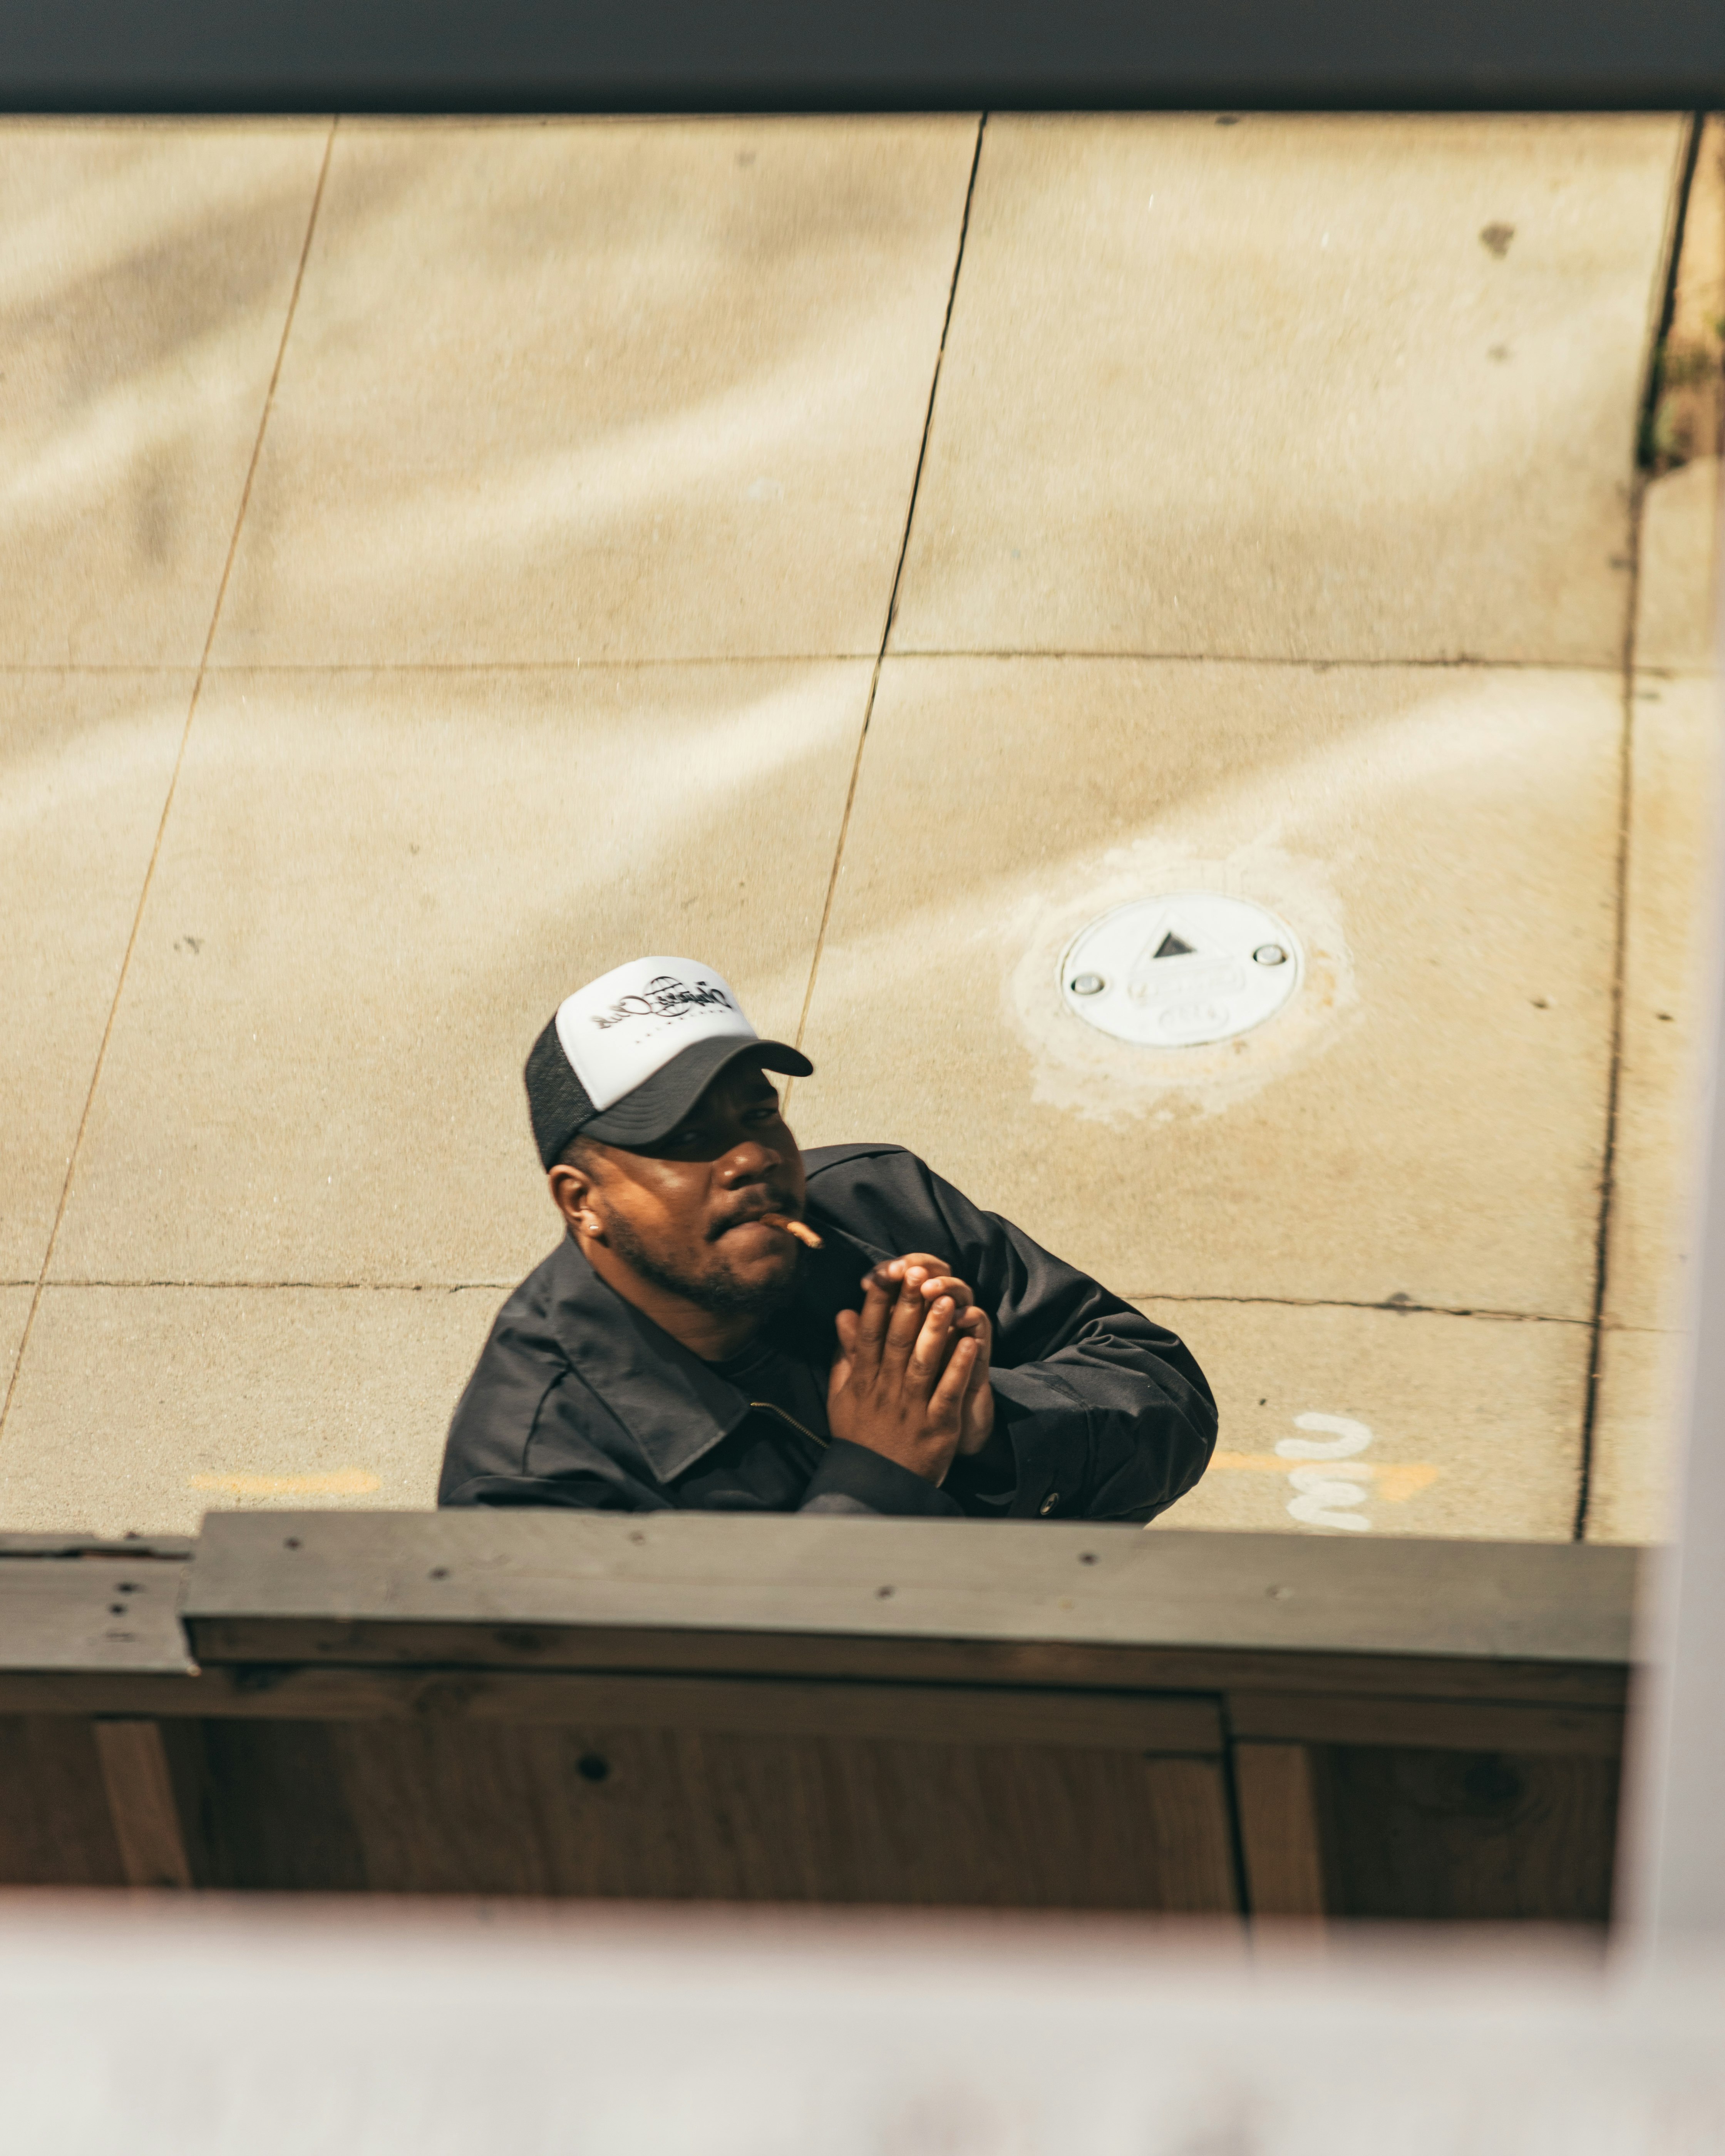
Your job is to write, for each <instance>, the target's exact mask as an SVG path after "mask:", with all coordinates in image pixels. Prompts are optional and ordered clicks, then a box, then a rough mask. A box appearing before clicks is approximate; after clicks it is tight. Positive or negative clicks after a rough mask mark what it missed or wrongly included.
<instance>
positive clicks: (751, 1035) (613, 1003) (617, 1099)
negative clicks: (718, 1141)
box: [526, 958, 814, 1169]
mask: <svg viewBox="0 0 1725 2156" xmlns="http://www.w3.org/2000/svg"><path fill="white" fill-rule="evenodd" d="M742 1055H747V1056H751V1057H752V1058H753V1060H755V1061H756V1062H757V1063H758V1064H760V1065H762V1068H763V1069H764V1070H783V1071H784V1072H786V1073H787V1074H788V1075H789V1076H791V1077H793V1078H807V1077H809V1075H811V1074H812V1073H813V1071H814V1065H813V1064H812V1063H811V1062H810V1061H809V1058H808V1057H807V1056H806V1055H801V1054H799V1053H798V1050H796V1049H794V1048H792V1047H789V1046H788V1045H787V1044H786V1043H785V1042H783V1041H782V1040H762V1038H761V1036H760V1035H759V1034H757V1032H756V1031H755V1029H754V1028H753V1026H752V1025H751V1024H749V1022H748V1020H747V1019H746V1018H745V1017H744V1016H743V1014H742V1005H741V1004H739V1003H738V1002H737V998H736V997H735V996H734V995H733V994H732V993H731V988H730V984H729V983H727V982H726V981H724V980H721V978H720V977H719V975H718V974H716V973H715V972H714V971H713V969H712V968H711V966H702V965H699V964H697V963H696V961H695V960H694V959H693V958H631V959H630V961H629V963H628V964H627V965H626V966H615V967H614V968H612V970H611V971H610V972H609V973H602V974H600V976H599V978H598V980H596V981H589V982H588V984H587V986H586V987H585V988H577V990H576V991H575V993H574V994H573V995H572V996H566V997H565V998H563V1000H562V1003H560V1004H558V1005H557V1016H556V1017H555V1018H554V1019H552V1021H551V1023H550V1024H549V1025H547V1027H546V1029H545V1030H544V1032H543V1033H542V1034H540V1036H539V1038H538V1039H537V1040H536V1041H535V1042H534V1043H533V1049H532V1053H531V1055H529V1056H528V1058H527V1069H526V1080H527V1112H528V1114H529V1115H530V1116H531V1117H532V1119H533V1140H534V1142H535V1144H536V1145H537V1147H539V1158H540V1159H541V1161H542V1163H544V1165H545V1167H546V1168H547V1169H548V1168H551V1167H552V1165H553V1164H554V1163H556V1162H557V1161H558V1160H560V1159H561V1158H562V1155H563V1154H564V1152H566V1151H567V1148H568V1145H569V1142H570V1140H571V1139H572V1138H573V1137H589V1138H598V1139H600V1140H602V1141H603V1143H605V1144H606V1145H616V1146H644V1145H651V1144H652V1143H653V1142H654V1141H655V1139H656V1138H662V1137H664V1136H665V1133H666V1132H668V1131H671V1130H675V1127H676V1126H677V1125H678V1124H679V1123H680V1122H682V1120H683V1118H684V1116H686V1115H687V1114H688V1112H689V1111H690V1110H691V1108H692V1107H693V1106H695V1103H696V1101H698V1100H699V1099H700V1098H701V1095H702V1094H703V1093H704V1092H705V1091H706V1089H707V1087H708V1086H710V1085H711V1083H712V1081H713V1080H714V1079H715V1078H716V1076H717V1075H718V1074H719V1072H720V1071H721V1070H723V1069H724V1067H725V1065H726V1064H727V1063H734V1062H735V1061H736V1060H737V1058H738V1057H739V1056H742Z"/></svg>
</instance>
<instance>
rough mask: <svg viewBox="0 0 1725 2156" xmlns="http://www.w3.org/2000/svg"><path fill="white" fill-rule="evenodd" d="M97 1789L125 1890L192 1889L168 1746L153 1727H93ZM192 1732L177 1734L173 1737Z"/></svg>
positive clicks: (137, 1723)
mask: <svg viewBox="0 0 1725 2156" xmlns="http://www.w3.org/2000/svg"><path fill="white" fill-rule="evenodd" d="M93 1727H94V1733H95V1749H96V1758H98V1760H99V1761H100V1764H101V1770H102V1785H103V1788H104V1789H105V1790H106V1792H107V1798H108V1812H109V1816H110V1818H111V1819H112V1820H113V1822H114V1839H115V1841H116V1843H117V1844H118V1845H119V1851H120V1865H121V1871H122V1872H123V1873H124V1875H125V1877H126V1884H127V1885H128V1886H179V1887H189V1886H197V1885H198V1883H199V1881H198V1871H197V1869H196V1868H195V1867H194V1866H193V1861H192V1855H191V1850H190V1848H189V1847H188V1843H187V1835H186V1831H185V1828H184V1825H183V1824H182V1819H181V1809H180V1807H181V1799H180V1794H179V1790H178V1789H177V1787H176V1777H175V1774H174V1768H173V1763H172V1761H171V1759H170V1758H169V1754H168V1742H167V1739H166V1738H164V1735H163V1732H162V1727H161V1725H160V1724H159V1723H157V1722H147V1721H131V1722H96V1723H95V1724H94V1725H93ZM188 1733H191V1732H174V1734H175V1735H177V1736H184V1735H186V1734H188Z"/></svg>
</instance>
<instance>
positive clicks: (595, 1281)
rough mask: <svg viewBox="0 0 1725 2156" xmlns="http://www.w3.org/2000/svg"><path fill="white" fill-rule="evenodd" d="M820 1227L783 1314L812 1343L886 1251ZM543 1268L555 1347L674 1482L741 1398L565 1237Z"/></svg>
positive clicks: (743, 1410) (737, 1415)
mask: <svg viewBox="0 0 1725 2156" xmlns="http://www.w3.org/2000/svg"><path fill="white" fill-rule="evenodd" d="M819 1226H820V1234H821V1237H822V1245H821V1248H820V1249H819V1250H809V1251H806V1252H805V1253H804V1254H803V1263H802V1265H801V1267H800V1269H799V1271H798V1282H797V1298H796V1301H794V1302H793V1305H792V1306H791V1311H792V1316H793V1319H794V1320H797V1321H799V1322H801V1323H803V1325H806V1326H807V1327H808V1328H809V1334H810V1337H813V1338H816V1339H823V1340H828V1341H831V1340H834V1338H835V1337H836V1336H835V1335H834V1329H833V1321H834V1317H836V1316H837V1315H838V1313H839V1311H841V1310H855V1309H858V1308H859V1307H860V1306H861V1302H862V1276H863V1275H864V1274H865V1272H867V1270H869V1268H870V1266H871V1265H876V1264H878V1263H879V1262H880V1260H881V1259H882V1258H884V1257H885V1256H886V1255H887V1254H886V1251H884V1250H876V1249H875V1248H874V1247H873V1245H870V1244H867V1243H864V1242H862V1241H860V1240H859V1239H858V1238H857V1237H856V1236H855V1235H849V1234H847V1233H846V1232H845V1229H842V1228H839V1227H837V1226H835V1225H834V1224H833V1223H832V1222H831V1221H830V1220H829V1219H825V1218H824V1217H823V1218H822V1219H821V1220H820V1223H819ZM550 1270H551V1275H552V1280H551V1289H552V1293H551V1298H550V1303H549V1308H548V1310H547V1317H548V1319H549V1322H550V1326H551V1329H552V1332H553V1333H554V1335H555V1336H556V1338H557V1343H558V1345H559V1346H560V1347H562V1350H563V1352H564V1353H565V1354H566V1355H567V1357H568V1358H569V1361H570V1363H571V1364H572V1367H573V1368H575V1369H576V1370H577V1371H578V1373H580V1376H581V1378H582V1380H583V1383H586V1384H587V1385H588V1386H589V1387H590V1388H591V1389H592V1390H593V1392H594V1393H595V1394H598V1397H599V1399H602V1400H603V1402H604V1404H605V1406H606V1408H607V1409H608V1411H609V1412H610V1413H611V1414H613V1415H614V1416H615V1417H616V1419H617V1420H618V1421H619V1423H621V1424H622V1425H623V1427H624V1430H627V1431H628V1432H629V1435H630V1437H631V1438H633V1439H634V1442H635V1444H636V1445H638V1446H639V1448H640V1450H641V1452H642V1454H643V1455H644V1458H645V1459H646V1461H647V1464H648V1466H649V1467H650V1468H651V1469H652V1471H653V1474H654V1477H655V1480H656V1481H660V1482H670V1481H675V1478H676V1477H677V1476H679V1475H681V1474H683V1473H684V1472H685V1471H686V1470H687V1469H688V1468H690V1467H692V1466H694V1464H695V1462H696V1460H699V1459H700V1458H701V1455H702V1454H703V1453H706V1452H710V1451H711V1450H712V1448H713V1447H714V1446H715V1445H717V1444H718V1443H719V1442H720V1440H721V1439H723V1438H726V1437H728V1436H729V1435H731V1433H732V1430H735V1429H736V1428H737V1424H739V1423H741V1422H742V1419H743V1418H744V1417H745V1416H746V1415H747V1414H748V1412H749V1401H748V1398H747V1394H743V1393H740V1392H739V1391H738V1390H737V1388H736V1386H735V1385H732V1384H729V1383H726V1380H725V1379H724V1378H721V1376H720V1375H719V1373H718V1372H717V1371H716V1370H715V1369H714V1368H712V1366H711V1363H703V1362H702V1361H701V1358H700V1357H699V1356H698V1355H692V1354H691V1353H690V1352H689V1350H688V1349H687V1348H686V1347H684V1346H683V1345H682V1343H681V1342H680V1341H676V1340H673V1339H672V1337H670V1333H668V1332H665V1330H664V1328H663V1327H660V1326H657V1325H655V1323H654V1322H653V1321H652V1319H651V1318H650V1317H647V1316H646V1315H645V1313H644V1312H641V1311H639V1310H637V1309H636V1308H635V1306H634V1304H633V1303H630V1302H625V1301H624V1299H623V1297H622V1296H620V1295H619V1294H618V1292H617V1291H616V1290H615V1289H614V1288H613V1287H610V1286H607V1284H606V1283H605V1282H604V1281H602V1280H601V1279H600V1278H599V1276H598V1274H597V1273H596V1272H595V1271H594V1270H593V1267H592V1266H591V1265H589V1264H588V1261H587V1260H586V1258H585V1257H584V1256H583V1255H582V1252H581V1249H580V1246H579V1245H578V1244H577V1242H576V1240H575V1239H574V1237H573V1236H572V1235H565V1236H564V1238H563V1240H562V1243H561V1244H560V1245H558V1247H557V1250H554V1251H553V1252H552V1257H551V1261H550Z"/></svg>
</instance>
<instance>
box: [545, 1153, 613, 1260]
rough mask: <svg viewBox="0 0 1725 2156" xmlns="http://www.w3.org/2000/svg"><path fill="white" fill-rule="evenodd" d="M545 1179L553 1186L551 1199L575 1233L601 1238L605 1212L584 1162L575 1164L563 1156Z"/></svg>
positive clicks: (583, 1237)
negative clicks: (578, 1164)
mask: <svg viewBox="0 0 1725 2156" xmlns="http://www.w3.org/2000/svg"><path fill="white" fill-rule="evenodd" d="M546 1181H547V1183H549V1184H550V1186H551V1199H552V1204H553V1205H555V1206H556V1207H557V1210H558V1212H559V1213H561V1214H562V1216H563V1219H565V1221H566V1222H567V1224H568V1226H569V1229H570V1231H571V1232H572V1234H573V1235H578V1236H580V1237H581V1238H582V1239H583V1240H593V1239H596V1238H598V1239H602V1238H603V1215H602V1212H601V1209H600V1207H599V1206H598V1204H597V1203H596V1202H595V1201H596V1199H597V1198H598V1185H597V1184H596V1183H594V1181H593V1176H592V1174H591V1173H590V1172H589V1170H588V1168H586V1167H585V1166H584V1165H583V1167H580V1168H575V1167H572V1166H571V1164H570V1163H568V1162H567V1161H566V1160H560V1161H559V1162H558V1163H557V1166H556V1167H555V1168H552V1171H551V1173H550V1174H549V1175H548V1176H547V1178H546Z"/></svg>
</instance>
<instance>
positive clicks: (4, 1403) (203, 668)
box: [0, 120, 337, 1436]
mask: <svg viewBox="0 0 1725 2156" xmlns="http://www.w3.org/2000/svg"><path fill="white" fill-rule="evenodd" d="M336 125H337V122H336V121H334V120H331V122H330V126H329V132H328V133H327V135H326V136H325V137H324V146H323V162H322V163H321V165H320V166H319V167H318V170H317V184H316V187H314V188H313V189H312V193H311V210H310V212H309V213H308V215H307V217H306V219H305V238H304V239H303V240H302V241H301V242H300V259H299V261H298V263H297V264H296V265H295V269H294V281H293V285H292V287H291V289H290V291H289V294H288V303H287V311H286V313H285V316H283V318H282V325H281V336H280V341H279V342H278V343H277V345H276V347H275V366H274V367H272V368H271V369H270V385H269V388H267V389H266V390H265V391H264V408H263V410H262V412H261V413H259V418H258V431H257V434H256V435H255V437H254V439H253V442H252V454H251V460H250V462H249V464H248V465H247V466H246V470H245V483H244V485H243V486H242V487H241V489H240V491H239V511H238V513H237V514H236V515H235V516H234V531H233V534H232V536H230V538H229V539H228V554H227V558H226V560H225V561H224V562H223V564H222V575H221V580H220V582H219V583H218V584H217V586H216V598H215V604H214V605H213V608H211V610H210V618H209V629H208V634H206V635H205V637H204V639H203V656H202V657H201V658H200V660H198V670H197V675H196V678H195V679H194V680H193V684H192V693H191V696H190V697H189V698H188V699H187V705H186V720H185V724H184V725H183V726H182V727H181V729H180V745H179V747H178V749H177V751H176V752H175V755H174V762H173V769H172V772H171V773H169V774H168V782H167V792H166V793H164V795H163V796H162V814H161V815H160V816H159V817H158V818H157V824H156V838H155V843H154V844H152V845H151V849H150V859H149V861H148V863H147V865H146V867H145V870H144V880H143V881H142V883H141V885H139V888H138V902H137V906H136V909H135V910H134V911H133V914H132V922H131V934H130V935H129V936H128V937H126V949H125V951H124V952H122V953H121V960H120V971H119V973H118V975H117V977H116V980H115V983H114V993H113V995H112V997H111V998H110V999H109V1004H108V1018H107V1023H106V1024H105V1025H104V1026H103V1028H102V1038H101V1040H100V1044H99V1045H98V1046H97V1049H96V1055H95V1063H94V1065H92V1066H91V1069H90V1085H89V1086H88V1088H87V1089H86V1091H85V1096H84V1109H83V1112H82V1113H81V1114H80V1116H79V1118H78V1128H77V1130H76V1132H74V1135H73V1138H72V1143H71V1146H70V1148H69V1151H68V1152H67V1155H66V1173H65V1175H64V1178H63V1180H62V1182H61V1183H60V1194H59V1204H57V1205H56V1206H55V1208H54V1224H53V1226H52V1227H51V1228H50V1229H49V1235H48V1241H47V1244H46V1245H45V1247H44V1250H43V1253H42V1265H41V1270H39V1273H38V1274H37V1276H36V1283H35V1293H34V1294H33V1296H31V1298H30V1307H29V1309H28V1311H27V1312H25V1315H24V1323H23V1331H22V1332H20V1333H19V1335H18V1348H17V1352H16V1353H14V1355H13V1363H12V1371H11V1374H10V1376H9V1377H8V1379H7V1383H6V1394H5V1398H4V1399H0V1436H3V1434H4V1432H5V1429H6V1423H7V1418H8V1416H9V1414H11V1412H12V1403H13V1396H14V1394H16V1393H17V1390H18V1378H19V1375H20V1374H21V1373H22V1372H23V1367H24V1355H25V1352H26V1350H27V1349H28V1347H29V1344H30V1333H31V1331H32V1329H33V1327H34V1325H35V1322H36V1313H37V1312H38V1311H39V1309H40V1308H41V1306H42V1291H43V1289H44V1286H46V1285H47V1281H48V1274H49V1267H50V1265H52V1264H53V1263H54V1249H55V1246H56V1245H57V1244H58V1243H59V1235H60V1228H61V1226H62V1224H63V1223H64V1220H65V1217H66V1204H67V1200H68V1199H69V1197H70V1195H71V1190H72V1177H73V1175H74V1173H75V1171H76V1168H77V1166H78V1156H79V1153H80V1150H81V1149H82V1147H83V1144H84V1134H85V1130H86V1129H87V1128H88V1127H89V1124H90V1109H91V1107H92V1106H93V1105H94V1104H95V1095H96V1087H97V1086H99V1085H100V1083H101V1077H102V1070H103V1066H104V1065H105V1062H106V1060H107V1055H108V1044H109V1042H110V1039H112V1038H113V1034H114V1020H115V1018H116V1015H117V1014H118V1012H119V1009H120V998H121V996H122V995H123V994H124V993H126V976H127V974H128V973H130V971H131V959H132V952H134V951H135V950H136V948H137V941H138V931H139V929H140V928H141V927H142V925H143V919H144V909H145V907H146V906H147V905H148V904H149V901H150V887H151V884H152V882H153V881H154V880H155V876H156V865H157V862H158V861H159V860H160V859H161V858H162V837H163V834H165V833H166V831H167V819H168V817H169V815H170V814H172V809H173V804H174V795H175V793H176V791H177V788H178V787H179V783H180V772H181V770H182V767H183V765H184V763H185V761H186V747H187V742H189V741H190V740H191V737H192V721H193V719H194V718H195V717H196V716H197V715H198V698H199V696H200V695H201V694H202V692H203V684H204V679H205V676H206V675H207V674H208V670H209V655H210V652H211V650H212V649H213V646H214V644H215V640H216V630H217V629H218V627H219V625H220V624H221V619H222V605H223V601H224V600H225V599H226V598H227V596H228V579H229V577H231V576H232V575H233V573H234V557H235V555H236V554H237V553H238V552H239V535H240V533H241V531H243V530H244V526H245V512H246V510H247V508H248V507H249V505H250V502H251V498H252V482H253V480H254V479H255V478H256V476H257V470H258V459H259V457H260V456H261V455H262V454H263V449H264V433H265V430H266V429H268V427H269V424H270V411H271V409H272V408H273V407H274V405H275V390H276V385H277V383H278V382H280V379H281V363H282V361H283V360H284V359H285V357H286V355H287V345H288V337H289V336H290V333H291V331H292V329H293V326H294V315H295V311H296V309H297V308H298V306H299V304H300V286H301V285H302V284H303V283H304V282H305V263H306V259H307V257H308V256H309V255H310V254H311V235H312V234H313V233H314V232H315V231H316V228H317V213H318V209H319V207H320V205H321V203H322V201H323V190H324V182H326V180H327V178H328V177H329V171H330V154H331V151H332V150H333V149H334V147H335V141H336ZM172 671H183V669H173V670H172Z"/></svg>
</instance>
